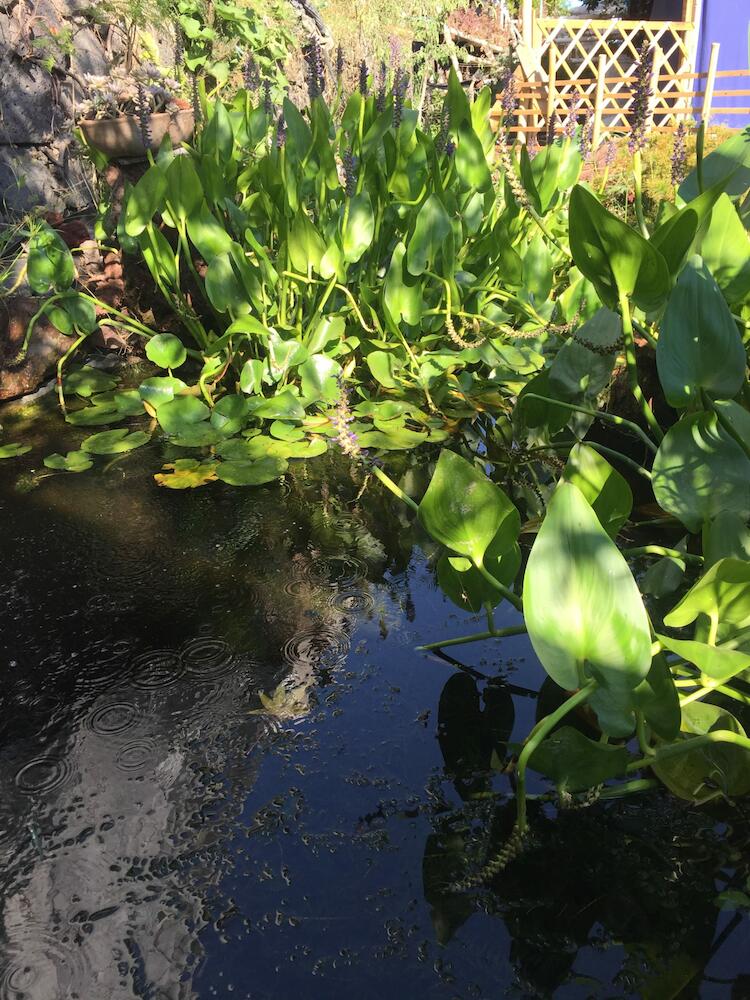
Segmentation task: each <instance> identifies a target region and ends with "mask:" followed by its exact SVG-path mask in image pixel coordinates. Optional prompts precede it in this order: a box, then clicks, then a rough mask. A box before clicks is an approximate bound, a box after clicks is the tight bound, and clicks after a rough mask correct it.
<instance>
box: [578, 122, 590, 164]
mask: <svg viewBox="0 0 750 1000" xmlns="http://www.w3.org/2000/svg"><path fill="white" fill-rule="evenodd" d="M593 136H594V119H593V118H592V116H591V108H586V111H585V112H584V115H583V121H582V122H581V131H580V134H579V136H578V150H579V152H580V154H581V159H582V160H583V162H584V163H585V162H586V160H588V158H589V153H590V152H591V142H592V139H593Z"/></svg>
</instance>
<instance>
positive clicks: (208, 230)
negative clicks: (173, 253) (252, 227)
mask: <svg viewBox="0 0 750 1000" xmlns="http://www.w3.org/2000/svg"><path fill="white" fill-rule="evenodd" d="M187 231H188V236H189V237H190V240H191V242H192V244H193V246H195V247H196V249H197V250H198V253H199V254H200V255H201V257H202V258H203V259H204V260H205V261H206V263H207V264H210V263H211V261H212V260H213V259H214V257H216V256H218V255H219V254H221V253H228V252H229V250H230V249H231V247H232V237H231V236H230V235H229V233H228V232H227V231H226V229H225V228H224V226H223V225H221V223H219V222H218V221H217V220H216V218H215V216H214V215H213V214H212V213H211V211H210V210H209V208H208V205H207V204H206V203H205V201H204V202H203V203H202V205H201V207H200V209H199V211H197V212H194V213H193V214H192V215H189V216H188V219H187Z"/></svg>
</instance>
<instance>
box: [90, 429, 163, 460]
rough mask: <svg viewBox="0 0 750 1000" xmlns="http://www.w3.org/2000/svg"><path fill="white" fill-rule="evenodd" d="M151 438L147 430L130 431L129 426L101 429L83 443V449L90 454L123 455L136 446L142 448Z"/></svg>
mask: <svg viewBox="0 0 750 1000" xmlns="http://www.w3.org/2000/svg"><path fill="white" fill-rule="evenodd" d="M150 440H151V435H150V434H147V433H146V432H145V431H132V432H129V431H128V429H127V427H121V428H118V429H117V430H114V431H100V432H99V433H98V434H92V435H91V437H87V438H86V440H85V441H83V443H82V444H81V451H86V452H88V453H89V454H90V455H121V454H124V453H125V452H127V451H132V450H133V449H134V448H140V447H141V445H143V444H146V442H147V441H150Z"/></svg>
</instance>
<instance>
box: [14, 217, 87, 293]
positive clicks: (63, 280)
mask: <svg viewBox="0 0 750 1000" xmlns="http://www.w3.org/2000/svg"><path fill="white" fill-rule="evenodd" d="M75 274H76V269H75V264H74V263H73V256H72V254H71V252H70V250H69V249H68V248H67V246H66V245H65V243H64V242H63V239H62V237H61V236H60V234H59V233H57V232H55V230H54V229H52V227H51V226H48V225H47V224H46V223H41V224H39V228H38V229H37V230H36V231H35V232H34V234H33V235H32V237H31V239H30V240H29V245H28V256H27V260H26V278H27V280H28V282H29V287H30V288H31V290H32V292H34V293H35V294H37V295H44V294H45V292H49V291H51V290H54V291H56V292H62V291H65V289H66V288H68V287H69V286H70V284H71V283H72V281H73V279H74V278H75Z"/></svg>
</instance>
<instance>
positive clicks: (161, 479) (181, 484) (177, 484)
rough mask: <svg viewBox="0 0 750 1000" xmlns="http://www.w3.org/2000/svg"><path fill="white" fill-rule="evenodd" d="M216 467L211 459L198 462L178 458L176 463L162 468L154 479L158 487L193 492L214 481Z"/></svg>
mask: <svg viewBox="0 0 750 1000" xmlns="http://www.w3.org/2000/svg"><path fill="white" fill-rule="evenodd" d="M216 467H217V463H216V462H214V461H213V460H212V459H205V460H204V461H202V462H199V461H197V460H196V459H193V458H179V459H178V460H177V461H176V462H172V463H170V464H169V465H165V466H163V469H162V471H161V472H157V473H156V475H155V476H154V479H155V480H156V482H157V483H158V484H159V486H166V487H167V488H168V489H170V490H193V489H195V488H196V487H198V486H205V484H206V483H210V482H212V481H213V480H214V479H216ZM169 470H172V471H171V472H170V471H169Z"/></svg>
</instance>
